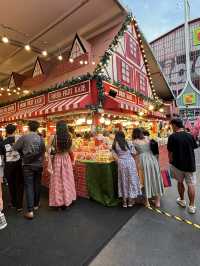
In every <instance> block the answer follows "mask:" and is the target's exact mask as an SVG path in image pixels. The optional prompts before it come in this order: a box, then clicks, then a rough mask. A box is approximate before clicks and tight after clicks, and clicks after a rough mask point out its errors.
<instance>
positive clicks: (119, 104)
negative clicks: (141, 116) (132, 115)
mask: <svg viewBox="0 0 200 266" xmlns="http://www.w3.org/2000/svg"><path fill="white" fill-rule="evenodd" d="M103 107H104V109H109V110H119V109H120V110H124V111H131V112H138V111H143V110H145V109H144V108H143V107H141V106H139V105H136V104H135V103H134V102H129V101H125V100H122V99H119V98H113V97H110V96H106V98H105V102H104V106H103Z"/></svg>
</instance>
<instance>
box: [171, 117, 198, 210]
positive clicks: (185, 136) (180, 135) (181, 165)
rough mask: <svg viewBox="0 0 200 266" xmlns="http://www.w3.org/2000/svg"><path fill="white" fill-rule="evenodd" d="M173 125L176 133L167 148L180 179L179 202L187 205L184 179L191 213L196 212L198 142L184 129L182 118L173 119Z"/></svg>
mask: <svg viewBox="0 0 200 266" xmlns="http://www.w3.org/2000/svg"><path fill="white" fill-rule="evenodd" d="M171 125H172V128H173V131H174V133H173V134H172V135H171V136H170V137H169V139H168V144H167V149H168V153H169V162H170V164H171V170H172V175H173V177H174V178H175V179H176V180H177V181H178V192H179V195H180V197H179V198H178V199H177V203H178V204H179V205H180V206H181V207H184V208H185V207H186V201H185V199H184V192H185V186H184V180H185V182H186V184H187V186H188V197H189V201H190V203H189V206H188V211H189V213H192V214H194V213H195V212H196V207H195V185H196V176H195V171H196V162H195V154H194V149H196V148H197V144H196V142H195V140H194V138H193V136H192V135H191V134H189V133H187V132H185V131H184V126H183V122H182V121H181V120H180V119H173V120H172V121H171Z"/></svg>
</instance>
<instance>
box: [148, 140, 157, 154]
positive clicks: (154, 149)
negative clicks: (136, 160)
mask: <svg viewBox="0 0 200 266" xmlns="http://www.w3.org/2000/svg"><path fill="white" fill-rule="evenodd" d="M150 149H151V151H152V153H153V155H159V147H158V142H157V141H155V140H154V139H151V140H150Z"/></svg>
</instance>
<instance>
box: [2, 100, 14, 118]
mask: <svg viewBox="0 0 200 266" xmlns="http://www.w3.org/2000/svg"><path fill="white" fill-rule="evenodd" d="M14 112H16V103H13V104H11V105H8V106H5V107H2V108H0V116H2V115H7V114H10V113H14Z"/></svg>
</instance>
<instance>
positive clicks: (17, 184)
mask: <svg viewBox="0 0 200 266" xmlns="http://www.w3.org/2000/svg"><path fill="white" fill-rule="evenodd" d="M15 131H16V126H15V125H13V124H8V125H7V126H6V138H5V139H4V141H3V142H2V143H1V149H0V153H1V155H3V156H4V161H5V167H4V177H5V178H6V180H7V182H8V188H9V192H10V198H11V204H12V207H15V208H16V209H17V211H18V212H19V211H22V205H23V192H24V183H23V173H22V162H21V158H20V154H19V153H18V152H17V151H15V150H14V148H13V145H14V143H15V142H16V140H17V136H15Z"/></svg>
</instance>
